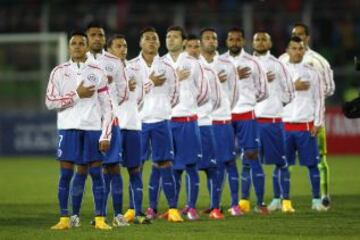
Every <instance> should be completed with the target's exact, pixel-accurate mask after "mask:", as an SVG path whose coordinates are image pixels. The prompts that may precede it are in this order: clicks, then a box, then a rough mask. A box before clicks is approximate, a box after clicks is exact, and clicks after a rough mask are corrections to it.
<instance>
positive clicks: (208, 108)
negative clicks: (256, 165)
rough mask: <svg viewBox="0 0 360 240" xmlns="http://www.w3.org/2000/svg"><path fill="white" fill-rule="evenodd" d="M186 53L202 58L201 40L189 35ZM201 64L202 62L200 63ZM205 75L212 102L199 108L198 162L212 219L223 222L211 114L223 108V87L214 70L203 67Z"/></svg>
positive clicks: (186, 42)
mask: <svg viewBox="0 0 360 240" xmlns="http://www.w3.org/2000/svg"><path fill="white" fill-rule="evenodd" d="M185 51H186V52H187V54H189V55H190V56H192V57H194V58H196V59H199V58H200V38H199V37H198V36H196V35H193V34H189V35H188V36H187V38H186V41H185ZM199 62H200V63H201V61H199ZM203 69H204V75H205V78H206V79H207V81H208V82H209V86H210V89H209V97H210V99H209V100H210V101H208V102H207V103H206V104H204V105H202V106H200V107H199V108H198V124H199V128H200V136H201V148H202V151H203V154H202V159H201V160H200V162H198V164H197V167H198V169H199V170H202V171H204V172H205V174H206V177H207V188H208V191H209V195H210V208H209V210H208V212H209V217H210V218H211V219H217V220H221V219H224V215H223V214H222V212H221V211H220V193H221V191H220V188H221V186H220V184H219V178H218V171H219V169H218V164H217V161H216V156H215V148H216V143H215V136H214V130H213V125H212V117H211V113H212V112H213V111H214V110H216V109H218V108H219V107H220V106H221V85H220V81H219V79H218V77H217V74H216V72H215V71H214V70H212V69H211V68H208V67H205V66H204V67H203Z"/></svg>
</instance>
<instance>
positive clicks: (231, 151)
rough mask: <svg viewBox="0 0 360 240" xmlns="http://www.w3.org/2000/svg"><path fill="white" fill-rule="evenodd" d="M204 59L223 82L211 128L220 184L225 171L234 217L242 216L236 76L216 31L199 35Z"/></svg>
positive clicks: (207, 29)
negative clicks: (233, 114) (220, 49)
mask: <svg viewBox="0 0 360 240" xmlns="http://www.w3.org/2000/svg"><path fill="white" fill-rule="evenodd" d="M200 43H201V56H200V59H201V61H202V62H203V64H204V65H205V66H206V67H208V68H210V69H213V70H214V71H215V72H216V74H217V75H218V78H219V81H220V82H221V106H220V107H219V108H218V109H216V110H215V111H213V112H212V114H211V117H212V124H213V131H214V135H215V142H216V151H215V154H216V160H217V161H218V164H219V183H220V185H222V183H223V181H224V175H225V169H226V172H227V174H228V181H229V186H230V193H231V208H230V209H229V212H230V214H231V215H233V216H240V215H242V212H241V211H240V208H239V206H238V201H239V175H238V171H237V167H236V161H235V160H236V159H235V155H236V154H235V144H234V140H235V138H234V131H233V128H232V125H231V109H232V106H234V103H235V102H236V101H237V96H238V89H237V72H236V69H235V66H234V64H233V63H232V62H230V61H229V60H226V59H225V58H223V57H221V56H219V55H218V54H217V52H216V50H217V48H218V39H217V34H216V32H215V30H214V29H213V28H204V29H203V30H201V33H200Z"/></svg>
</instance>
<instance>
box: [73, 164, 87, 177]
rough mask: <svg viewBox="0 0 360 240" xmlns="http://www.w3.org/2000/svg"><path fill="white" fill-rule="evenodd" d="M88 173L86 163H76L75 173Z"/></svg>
mask: <svg viewBox="0 0 360 240" xmlns="http://www.w3.org/2000/svg"><path fill="white" fill-rule="evenodd" d="M87 173H88V166H86V165H77V166H76V174H80V175H86V174H87Z"/></svg>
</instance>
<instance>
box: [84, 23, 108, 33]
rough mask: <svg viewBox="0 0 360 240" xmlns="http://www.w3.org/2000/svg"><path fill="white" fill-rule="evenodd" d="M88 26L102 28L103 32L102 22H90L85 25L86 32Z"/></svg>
mask: <svg viewBox="0 0 360 240" xmlns="http://www.w3.org/2000/svg"><path fill="white" fill-rule="evenodd" d="M90 28H102V29H103V30H104V32H105V27H104V25H103V24H101V23H99V22H90V23H89V24H88V25H87V26H86V32H87V31H89V29H90Z"/></svg>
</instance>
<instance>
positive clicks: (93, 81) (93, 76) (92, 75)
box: [87, 73, 97, 83]
mask: <svg viewBox="0 0 360 240" xmlns="http://www.w3.org/2000/svg"><path fill="white" fill-rule="evenodd" d="M87 80H89V81H90V82H91V83H96V82H97V76H96V75H95V74H93V73H91V74H89V75H88V76H87Z"/></svg>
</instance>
